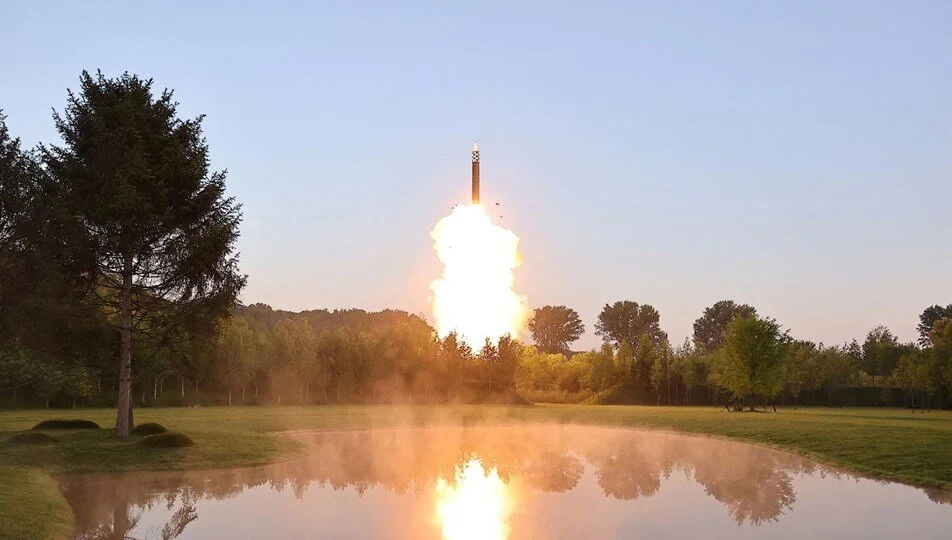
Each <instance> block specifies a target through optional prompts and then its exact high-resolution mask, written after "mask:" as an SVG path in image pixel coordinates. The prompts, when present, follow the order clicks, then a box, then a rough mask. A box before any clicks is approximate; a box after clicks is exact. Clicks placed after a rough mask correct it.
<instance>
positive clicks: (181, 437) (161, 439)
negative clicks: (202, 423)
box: [136, 431, 195, 448]
mask: <svg viewBox="0 0 952 540" xmlns="http://www.w3.org/2000/svg"><path fill="white" fill-rule="evenodd" d="M136 444H138V445H139V446H145V447H147V448H184V447H186V446H194V445H195V441H193V440H192V439H191V438H190V437H189V436H188V435H186V434H184V433H179V432H177V431H169V432H166V433H159V434H157V435H149V436H147V437H143V438H141V439H139V440H138V441H137V442H136Z"/></svg>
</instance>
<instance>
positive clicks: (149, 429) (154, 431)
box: [132, 422, 168, 435]
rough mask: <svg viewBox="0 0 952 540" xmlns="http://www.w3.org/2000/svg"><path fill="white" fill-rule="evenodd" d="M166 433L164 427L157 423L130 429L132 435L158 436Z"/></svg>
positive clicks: (147, 423) (148, 423)
mask: <svg viewBox="0 0 952 540" xmlns="http://www.w3.org/2000/svg"><path fill="white" fill-rule="evenodd" d="M166 432H168V430H167V429H165V426H163V425H162V424H159V423H157V422H146V423H144V424H139V425H138V426H136V427H134V428H132V433H133V435H159V434H160V433H166Z"/></svg>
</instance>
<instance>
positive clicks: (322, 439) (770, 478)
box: [62, 427, 952, 540]
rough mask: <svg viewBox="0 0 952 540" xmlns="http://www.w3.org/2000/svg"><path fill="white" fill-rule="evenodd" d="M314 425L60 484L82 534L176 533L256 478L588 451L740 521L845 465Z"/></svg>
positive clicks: (548, 470)
mask: <svg viewBox="0 0 952 540" xmlns="http://www.w3.org/2000/svg"><path fill="white" fill-rule="evenodd" d="M302 437H305V436H302ZM306 437H307V439H308V440H309V442H311V443H312V444H313V445H314V452H313V454H311V455H309V456H308V457H307V458H304V459H300V460H295V461H289V462H284V463H278V464H274V465H269V466H267V467H259V468H248V469H231V470H222V471H202V472H191V473H189V472H180V473H174V472H164V473H132V474H126V475H121V476H112V477H110V476H101V475H100V476H97V477H95V479H90V477H88V476H86V477H83V476H78V477H75V478H70V477H64V478H63V479H62V483H63V486H64V494H65V495H66V498H67V500H68V501H69V503H70V505H71V506H72V508H73V510H74V513H75V515H76V520H77V526H78V527H79V529H80V530H81V531H83V532H82V533H81V535H80V536H79V538H82V539H84V540H85V539H88V540H93V539H96V540H99V539H103V540H105V539H126V538H153V537H155V538H162V539H163V540H170V539H172V538H176V537H177V536H179V535H181V534H182V533H183V532H184V531H185V530H186V527H187V526H188V525H189V524H190V523H192V522H193V521H195V520H196V519H198V513H197V502H198V501H200V500H202V499H228V498H231V497H234V496H235V495H236V494H238V493H240V492H241V491H243V490H245V489H250V488H252V487H256V486H262V485H267V486H268V487H269V488H270V489H272V490H274V491H278V492H283V491H285V490H289V491H290V492H291V493H292V494H293V495H294V497H296V498H301V497H303V495H304V493H305V492H306V491H307V488H308V486H310V485H311V484H312V483H314V484H316V485H318V486H321V487H330V488H331V489H334V490H343V489H346V488H352V489H354V490H355V491H356V492H357V493H359V494H363V493H365V492H366V491H367V490H370V489H384V490H387V491H390V492H393V493H397V494H404V493H414V492H422V491H424V490H427V489H429V488H430V487H431V486H432V485H433V484H434V483H435V481H436V479H437V478H439V477H442V478H444V479H445V480H447V481H448V482H450V483H453V482H454V481H455V475H454V472H455V470H456V468H457V467H458V466H460V465H461V464H463V463H465V462H466V461H468V460H469V459H470V458H471V457H473V456H477V457H478V458H479V459H480V461H481V462H482V463H483V465H484V467H486V469H487V470H488V469H490V468H493V467H495V468H496V469H497V470H498V471H499V475H500V477H501V478H502V479H503V480H504V481H506V482H509V481H510V480H511V479H513V478H518V479H519V480H520V481H521V482H524V483H525V484H526V485H528V486H529V487H531V488H533V489H536V490H539V491H547V492H564V491H569V490H572V489H574V488H575V487H576V486H577V485H578V483H579V482H580V480H581V478H582V476H583V473H584V468H585V466H584V465H583V462H582V461H581V460H580V458H581V457H583V456H584V458H585V459H586V460H587V461H588V463H590V464H591V466H592V469H593V473H594V477H595V480H596V482H597V484H598V486H599V487H600V488H601V489H602V491H603V492H604V493H605V494H606V495H609V496H611V497H615V498H617V499H622V500H636V499H639V498H642V497H649V496H652V495H654V494H656V493H657V492H658V491H659V490H660V488H661V485H662V481H663V479H666V478H668V477H669V476H670V475H671V473H672V472H675V471H680V472H681V473H683V474H684V475H685V476H686V477H687V478H689V479H691V480H693V481H695V482H697V483H698V484H700V485H701V486H702V487H703V488H704V490H705V492H706V493H707V494H708V495H710V496H711V497H712V498H714V499H715V500H717V501H718V502H720V503H721V504H723V505H724V506H725V507H726V508H727V511H728V512H729V513H730V515H731V516H732V517H733V519H734V520H735V521H736V522H737V523H738V524H745V523H750V524H754V525H758V524H761V523H765V522H769V521H775V520H777V519H778V518H779V517H780V516H781V515H782V513H783V512H784V511H785V510H789V509H792V508H793V504H794V502H795V500H796V493H795V492H794V490H793V485H792V478H793V475H794V474H797V473H806V474H814V473H818V474H820V475H828V474H832V475H835V476H839V475H840V474H841V473H838V472H837V471H835V470H832V469H826V468H818V466H817V465H816V464H814V463H812V462H810V461H807V460H804V459H801V458H798V457H796V456H793V455H790V454H784V453H781V452H776V451H773V450H768V449H764V448H759V447H755V446H750V445H744V444H738V443H734V442H729V441H720V440H713V439H701V438H687V437H683V436H677V435H667V434H660V433H646V432H633V431H626V430H610V429H604V428H585V427H564V428H561V427H549V428H542V427H539V428H526V427H499V428H478V427H473V428H433V429H406V430H374V431H341V432H326V433H319V434H311V435H307V436H306ZM927 493H929V497H930V498H931V499H932V500H934V501H936V502H943V503H950V502H952V497H950V495H949V494H948V493H947V492H938V491H937V492H934V494H933V493H931V492H927ZM161 504H164V506H165V508H166V510H167V511H169V512H171V516H170V518H169V520H168V522H167V523H166V524H165V525H164V526H163V527H162V528H161V530H159V531H146V532H145V533H140V532H138V531H136V532H135V533H134V536H133V535H132V534H131V533H130V531H132V530H133V529H135V528H136V525H137V524H138V523H139V521H140V517H141V515H142V513H143V512H144V511H148V510H150V509H151V508H153V507H154V506H155V505H161Z"/></svg>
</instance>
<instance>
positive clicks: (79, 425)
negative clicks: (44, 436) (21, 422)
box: [33, 420, 100, 431]
mask: <svg viewBox="0 0 952 540" xmlns="http://www.w3.org/2000/svg"><path fill="white" fill-rule="evenodd" d="M40 429H100V428H99V424H97V423H96V422H93V421H92V420H43V421H42V422H40V423H39V424H37V425H35V426H33V430H34V431H36V430H40Z"/></svg>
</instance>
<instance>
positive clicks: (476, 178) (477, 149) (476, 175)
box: [473, 143, 479, 204]
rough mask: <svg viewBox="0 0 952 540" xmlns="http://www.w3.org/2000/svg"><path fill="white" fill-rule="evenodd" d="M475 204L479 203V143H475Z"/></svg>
mask: <svg viewBox="0 0 952 540" xmlns="http://www.w3.org/2000/svg"><path fill="white" fill-rule="evenodd" d="M473 204H479V144H477V143H473Z"/></svg>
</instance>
